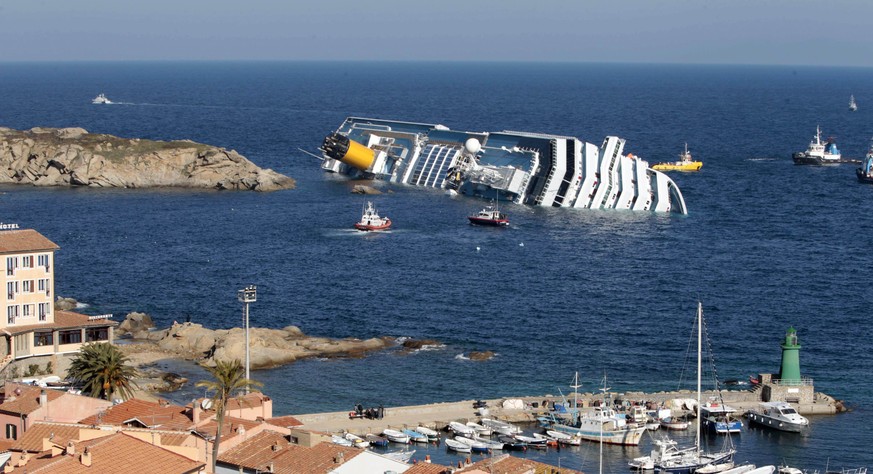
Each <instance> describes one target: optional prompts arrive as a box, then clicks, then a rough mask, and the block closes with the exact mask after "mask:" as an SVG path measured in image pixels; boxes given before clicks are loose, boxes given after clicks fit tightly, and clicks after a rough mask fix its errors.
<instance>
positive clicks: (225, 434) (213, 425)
mask: <svg viewBox="0 0 873 474" xmlns="http://www.w3.org/2000/svg"><path fill="white" fill-rule="evenodd" d="M260 424H261V423H260V422H258V421H252V420H246V419H243V418H237V417H235V416H225V417H224V423H222V426H221V437H222V439H227V438H232V437H234V436H236V435H237V433H238V432H239V428H240V426H242V427H243V428H244V429H245V430H246V431H249V430H251V429H253V428H254V427H256V426H259V425H260ZM217 430H218V422H217V421H216V420H215V419H214V418H213V419H211V420H209V421H208V422H207V423H204V424H202V425H200V426H198V427H197V428H195V431H197V433H198V434H200V435H201V436H203V437H205V438H213V437H215V434H216V431H217Z"/></svg>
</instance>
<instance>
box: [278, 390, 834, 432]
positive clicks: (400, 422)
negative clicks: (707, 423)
mask: <svg viewBox="0 0 873 474" xmlns="http://www.w3.org/2000/svg"><path fill="white" fill-rule="evenodd" d="M762 389H763V387H761V386H759V387H756V388H755V389H753V390H729V391H722V392H721V398H719V393H718V392H715V391H711V392H703V393H702V400H704V402H703V403H707V402H706V400H713V401H718V402H719V403H724V404H725V405H728V406H730V407H732V408H734V409H736V410H737V415H738V416H739V415H741V414H745V413H746V412H748V411H749V410H751V409H754V408H756V407H757V406H758V405H759V404H760V403H761V402H762V401H763V400H762V399H761V392H762V391H763V390H762ZM571 397H572V394H571ZM602 397H603V396H602V395H601V394H592V393H582V394H578V395H577V397H576V404H577V406H578V407H579V408H580V410H582V411H585V409H586V408H588V407H593V406H595V405H596V404H598V403H600V400H602ZM695 397H696V392H693V391H690V390H680V391H673V392H657V393H644V392H626V393H622V394H613V397H612V400H613V402H614V403H617V404H618V405H619V406H620V407H624V408H629V407H631V406H635V405H642V406H650V407H653V408H658V407H667V408H671V409H672V410H673V411H674V413H675V414H677V415H681V414H685V413H688V412H691V411H692V410H693V404H694V401H695ZM544 401H545V402H546V403H545V404H544V403H543V402H544ZM482 402H484V405H485V406H484V408H483V407H480V406H481V405H482ZM555 403H564V399H562V398H560V397H556V396H554V395H541V396H523V397H516V398H497V399H487V400H463V401H457V402H443V403H429V404H425V405H410V406H399V407H386V408H384V410H383V412H382V418H372V419H371V418H365V417H361V418H353V417H351V416H350V415H351V414H353V413H354V410H349V411H341V412H325V413H311V414H303V415H294V417H295V418H297V419H298V420H299V421H300V422H301V423H303V425H302V426H300V427H299V428H301V429H304V430H310V431H318V432H326V433H340V432H349V433H353V434H357V435H365V434H367V433H381V432H382V431H383V430H384V429H386V428H392V429H403V428H415V427H417V426H424V427H427V428H431V429H435V430H444V429H445V428H446V427H447V426H448V424H449V422H452V421H460V422H467V421H478V420H479V419H481V418H496V419H500V420H504V421H509V422H513V423H533V422H536V420H537V417H539V416H544V415H547V414H548V413H550V409H551V407H552V406H553V405H554V404H555ZM572 404H573V401H572V398H571V399H570V405H571V406H572ZM544 405H547V407H546V406H544ZM792 406H794V407H795V408H796V409H797V411H798V412H799V413H800V414H803V415H832V414H835V413H837V412H838V411H839V407H840V406H841V403H840V402H839V401H837V400H835V399H834V398H833V397H831V396H829V395H826V394H823V393H818V392H816V393H815V394H814V396H813V397H812V399H811V400H810V401H801V402H797V403H792ZM477 407H478V408H477ZM619 409H620V408H619Z"/></svg>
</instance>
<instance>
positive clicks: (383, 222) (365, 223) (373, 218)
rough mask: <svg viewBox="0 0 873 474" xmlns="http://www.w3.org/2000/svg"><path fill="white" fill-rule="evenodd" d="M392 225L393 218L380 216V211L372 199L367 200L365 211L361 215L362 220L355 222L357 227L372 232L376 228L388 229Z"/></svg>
mask: <svg viewBox="0 0 873 474" xmlns="http://www.w3.org/2000/svg"><path fill="white" fill-rule="evenodd" d="M390 227H391V219H389V218H387V217H380V216H379V213H378V212H376V208H375V207H374V206H373V203H372V202H370V201H367V205H366V206H365V207H364V212H363V214H362V215H361V220H360V221H359V222H358V223H356V224H355V229H358V230H362V231H365V232H370V231H374V230H387V229H388V228H390Z"/></svg>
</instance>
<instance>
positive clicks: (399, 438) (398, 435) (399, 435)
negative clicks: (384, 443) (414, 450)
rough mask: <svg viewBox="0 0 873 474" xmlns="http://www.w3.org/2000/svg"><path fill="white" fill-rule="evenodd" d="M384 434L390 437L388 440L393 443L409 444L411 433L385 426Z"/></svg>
mask: <svg viewBox="0 0 873 474" xmlns="http://www.w3.org/2000/svg"><path fill="white" fill-rule="evenodd" d="M382 434H383V435H384V436H385V437H386V438H388V441H391V442H392V443H400V444H409V441H410V440H409V435H407V434H406V433H403V432H402V431H397V430H392V429H390V428H385V430H383V431H382Z"/></svg>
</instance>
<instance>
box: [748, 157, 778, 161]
mask: <svg viewBox="0 0 873 474" xmlns="http://www.w3.org/2000/svg"><path fill="white" fill-rule="evenodd" d="M746 161H780V159H779V158H746Z"/></svg>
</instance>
